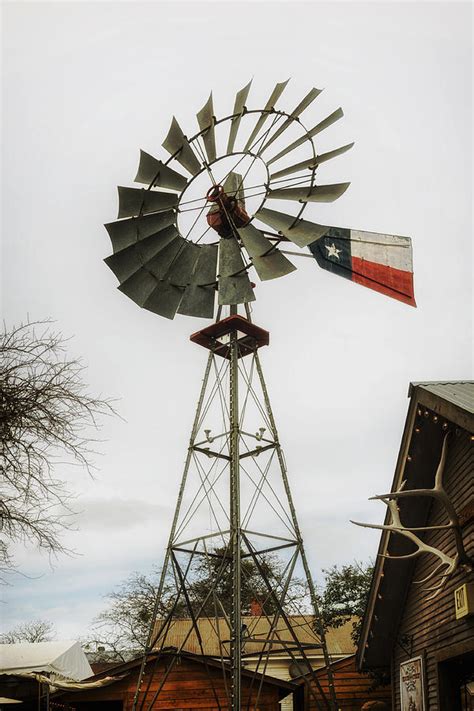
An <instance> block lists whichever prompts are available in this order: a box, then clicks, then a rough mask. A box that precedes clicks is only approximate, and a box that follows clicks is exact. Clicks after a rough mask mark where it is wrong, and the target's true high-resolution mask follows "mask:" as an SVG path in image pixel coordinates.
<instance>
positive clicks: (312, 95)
mask: <svg viewBox="0 0 474 711" xmlns="http://www.w3.org/2000/svg"><path fill="white" fill-rule="evenodd" d="M321 91H322V89H315V88H313V89H311V90H310V91H309V92H308V93H307V94H306V96H305V97H304V99H303V100H302V101H300V103H299V104H298V106H297V107H296V109H294V111H292V112H291V114H290V116H291V118H287V119H286V121H285V122H284V123H283V124H282V125H281V126H280V128H279V129H278V130H277V131H276V132H275V133H274V134H273V135H272V136H270V138H269V139H268V141H266V143H265V144H264V146H263V148H261V149H260V150H259V152H258V154H259V155H261V154H262V153H263V151H266V150H267V148H269V146H271V145H272V143H273V142H274V141H276V139H277V138H279V137H280V136H281V134H282V133H283V132H284V131H286V129H287V128H289V127H290V126H291V124H292V123H293V120H294V119H296V118H298V116H300V114H302V113H303V111H305V109H307V108H308V106H309V105H310V104H312V103H313V101H314V100H315V99H316V98H317V97H318V96H319V95H320V93H321Z"/></svg>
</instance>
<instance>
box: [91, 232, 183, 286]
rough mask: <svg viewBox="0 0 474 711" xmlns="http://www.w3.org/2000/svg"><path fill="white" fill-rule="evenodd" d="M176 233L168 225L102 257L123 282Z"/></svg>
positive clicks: (172, 238)
mask: <svg viewBox="0 0 474 711" xmlns="http://www.w3.org/2000/svg"><path fill="white" fill-rule="evenodd" d="M177 235H178V232H177V230H176V227H175V226H174V225H170V226H169V227H166V228H165V229H164V230H162V231H161V232H158V233H157V234H154V235H152V236H151V237H147V238H146V239H143V240H141V241H140V242H134V243H133V244H132V245H130V246H129V247H126V248H125V249H122V250H120V252H115V254H112V255H111V256H110V257H107V258H106V259H104V262H105V263H106V264H107V266H108V267H109V269H111V270H112V271H113V273H114V274H115V276H116V277H117V279H118V280H119V282H123V281H125V280H126V279H128V278H129V277H131V276H132V274H134V272H136V271H138V269H141V268H142V267H144V266H146V263H147V262H148V261H149V260H150V259H153V257H155V256H156V255H157V254H158V252H159V251H160V250H162V249H163V248H164V247H166V245H168V244H169V243H170V242H171V241H172V240H174V239H175V237H177Z"/></svg>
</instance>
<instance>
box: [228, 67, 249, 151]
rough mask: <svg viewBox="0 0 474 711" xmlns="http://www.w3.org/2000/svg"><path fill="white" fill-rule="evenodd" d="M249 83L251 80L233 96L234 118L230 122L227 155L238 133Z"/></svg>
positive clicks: (232, 147)
mask: <svg viewBox="0 0 474 711" xmlns="http://www.w3.org/2000/svg"><path fill="white" fill-rule="evenodd" d="M251 85H252V80H250V81H249V83H248V84H247V86H244V88H243V89H241V90H240V91H238V92H237V94H236V96H235V103H234V110H233V112H232V113H233V115H234V118H233V119H232V122H231V124H230V132H229V140H228V142H227V151H226V153H227V155H229V154H230V153H233V152H234V146H235V139H236V138H237V133H238V130H239V126H240V121H241V119H242V116H243V115H244V111H245V102H246V101H247V97H248V95H249V91H250V87H251Z"/></svg>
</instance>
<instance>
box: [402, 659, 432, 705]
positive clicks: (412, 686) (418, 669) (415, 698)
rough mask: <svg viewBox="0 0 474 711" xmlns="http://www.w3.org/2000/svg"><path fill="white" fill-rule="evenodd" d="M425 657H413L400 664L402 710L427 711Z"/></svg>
mask: <svg viewBox="0 0 474 711" xmlns="http://www.w3.org/2000/svg"><path fill="white" fill-rule="evenodd" d="M424 687H425V685H424V669H423V658H422V657H413V658H412V659H407V660H406V661H405V662H402V663H401V664H400V700H401V705H400V711H425V709H426V705H425V688H424Z"/></svg>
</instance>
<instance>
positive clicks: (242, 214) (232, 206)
mask: <svg viewBox="0 0 474 711" xmlns="http://www.w3.org/2000/svg"><path fill="white" fill-rule="evenodd" d="M206 199H207V201H208V202H211V203H214V206H213V207H212V208H211V209H210V210H209V212H208V213H207V216H206V217H207V223H208V225H209V226H210V227H212V229H213V230H215V231H216V232H217V234H218V235H219V237H224V238H230V237H233V236H234V232H235V230H236V229H238V228H239V227H245V225H248V223H249V222H250V217H249V215H248V214H247V212H246V211H245V207H244V203H243V202H242V201H241V200H239V199H238V198H237V197H236V196H235V195H232V194H231V195H228V194H227V193H226V192H225V190H224V188H223V186H222V185H213V186H212V188H209V190H208V192H207V195H206Z"/></svg>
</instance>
